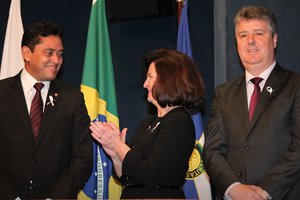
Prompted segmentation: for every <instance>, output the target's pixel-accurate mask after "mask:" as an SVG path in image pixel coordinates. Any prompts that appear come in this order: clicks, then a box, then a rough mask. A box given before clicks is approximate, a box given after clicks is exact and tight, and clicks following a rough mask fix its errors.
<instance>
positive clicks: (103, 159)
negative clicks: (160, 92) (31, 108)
mask: <svg viewBox="0 0 300 200" xmlns="http://www.w3.org/2000/svg"><path fill="white" fill-rule="evenodd" d="M80 88H81V91H82V92H83V94H84V99H85V104H86V106H87V110H88V113H89V116H90V118H91V119H92V120H98V121H108V122H113V123H114V124H116V125H117V126H118V127H119V118H118V111H117V102H116V93H115V82H114V71H113V65H112V59H111V49H110V41H109V34H108V28H107V20H106V13H105V1H104V0H94V1H93V5H92V10H91V15H90V22H89V29H88V37H87V44H86V51H85V60H84V69H83V75H82V83H81V86H80ZM93 146H94V166H93V172H92V174H91V176H90V178H89V180H88V182H87V183H86V185H85V187H84V188H83V190H82V191H81V192H80V193H79V195H78V199H119V198H120V194H121V186H120V185H119V184H117V183H116V182H115V181H114V179H113V178H112V177H111V172H112V162H111V160H110V158H109V157H108V156H107V155H106V154H105V152H104V151H103V149H102V147H101V145H99V143H97V142H96V141H95V142H94V144H93Z"/></svg>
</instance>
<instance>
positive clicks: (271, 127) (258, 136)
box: [204, 6, 300, 200]
mask: <svg viewBox="0 0 300 200" xmlns="http://www.w3.org/2000/svg"><path fill="white" fill-rule="evenodd" d="M235 37H236V42H237V49H238V54H239V57H240V60H241V62H242V64H243V66H244V68H245V74H244V75H243V76H241V77H239V78H237V79H235V80H231V81H228V82H227V83H225V84H222V85H220V86H218V87H217V89H216V92H215V97H214V100H213V104H212V112H211V116H210V119H209V123H208V127H207V130H206V134H207V138H206V142H205V145H204V163H205V168H206V170H207V172H208V174H209V176H210V179H211V181H212V183H213V185H214V186H215V189H216V190H217V197H221V198H225V199H233V200H235V199H247V200H251V199H276V200H278V199H293V200H296V199H299V198H300V192H299V191H300V181H299V179H300V75H299V74H297V73H295V72H292V71H289V70H286V69H284V68H282V67H281V66H280V65H279V64H278V63H277V62H276V60H275V53H274V52H275V48H276V47H277V25H276V19H275V16H274V15H273V13H272V12H271V11H270V10H268V9H266V8H262V7H255V6H249V7H244V8H242V9H241V10H240V11H239V12H238V13H237V15H236V17H235ZM256 77H260V78H257V79H253V80H252V78H256ZM254 80H258V81H257V82H256V81H254ZM252 81H253V82H254V83H252ZM252 96H253V97H252ZM255 101H256V106H254V107H253V104H255V103H254V102H255ZM248 109H249V111H248ZM252 111H254V112H253V113H252Z"/></svg>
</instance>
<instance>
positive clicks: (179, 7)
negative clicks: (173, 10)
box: [176, 0, 184, 24]
mask: <svg viewBox="0 0 300 200" xmlns="http://www.w3.org/2000/svg"><path fill="white" fill-rule="evenodd" d="M176 4H177V22H178V24H179V21H180V16H181V10H182V7H183V6H184V0H176Z"/></svg>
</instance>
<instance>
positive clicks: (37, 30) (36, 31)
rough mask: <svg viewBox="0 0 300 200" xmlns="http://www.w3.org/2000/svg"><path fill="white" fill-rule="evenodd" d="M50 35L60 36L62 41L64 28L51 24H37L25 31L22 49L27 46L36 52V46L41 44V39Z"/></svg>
mask: <svg viewBox="0 0 300 200" xmlns="http://www.w3.org/2000/svg"><path fill="white" fill-rule="evenodd" d="M50 35H54V36H59V37H60V38H61V39H62V35H63V31H62V28H61V27H59V26H57V25H55V24H53V23H51V22H36V23H33V24H31V25H29V26H28V27H27V28H26V29H25V30H24V34H23V38H22V43H21V45H22V47H23V46H27V47H29V49H30V50H31V51H34V47H35V45H37V44H39V43H40V42H41V40H40V37H47V36H50Z"/></svg>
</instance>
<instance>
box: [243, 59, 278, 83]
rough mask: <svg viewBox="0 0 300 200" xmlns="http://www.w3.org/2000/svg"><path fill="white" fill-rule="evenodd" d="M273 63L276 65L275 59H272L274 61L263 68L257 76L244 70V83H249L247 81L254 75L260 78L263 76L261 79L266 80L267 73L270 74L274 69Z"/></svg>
mask: <svg viewBox="0 0 300 200" xmlns="http://www.w3.org/2000/svg"><path fill="white" fill-rule="evenodd" d="M275 65H276V61H275V60H274V62H273V63H272V64H271V65H270V66H269V67H268V68H267V69H265V70H264V71H263V72H262V73H260V74H259V75H258V76H253V75H252V74H250V73H249V72H248V71H247V70H246V72H245V74H246V83H249V81H250V80H251V79H252V78H254V77H260V78H263V81H266V80H267V79H268V77H269V75H270V74H271V72H272V70H273V69H274V67H275Z"/></svg>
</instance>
